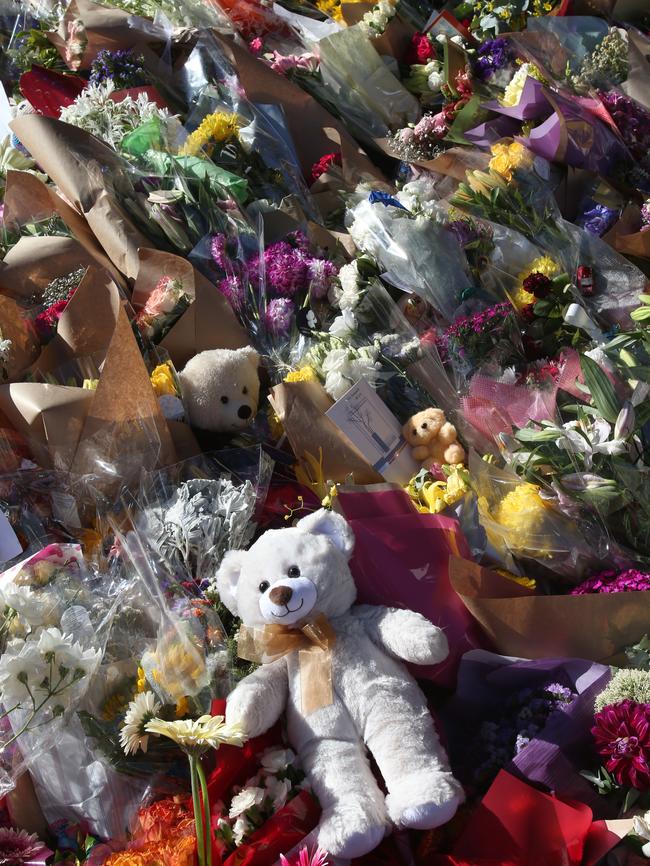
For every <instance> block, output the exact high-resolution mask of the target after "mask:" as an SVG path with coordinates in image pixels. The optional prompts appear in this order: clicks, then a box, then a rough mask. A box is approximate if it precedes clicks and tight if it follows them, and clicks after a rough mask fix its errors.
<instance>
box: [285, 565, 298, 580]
mask: <svg viewBox="0 0 650 866" xmlns="http://www.w3.org/2000/svg"><path fill="white" fill-rule="evenodd" d="M287 577H300V569H299V568H298V566H297V565H291V566H289V568H288V569H287Z"/></svg>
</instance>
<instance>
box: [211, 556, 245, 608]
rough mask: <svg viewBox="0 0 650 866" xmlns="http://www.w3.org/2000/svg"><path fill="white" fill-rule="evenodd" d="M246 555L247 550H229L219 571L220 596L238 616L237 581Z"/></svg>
mask: <svg viewBox="0 0 650 866" xmlns="http://www.w3.org/2000/svg"><path fill="white" fill-rule="evenodd" d="M245 555H246V551H245V550H229V551H228V552H227V553H226V555H225V556H224V558H223V559H222V560H221V565H220V566H219V570H218V571H217V592H218V593H219V598H220V599H221V601H222V602H223V603H224V604H225V605H226V607H227V608H228V610H229V611H230V613H232V614H233V615H234V616H237V583H238V581H239V575H240V574H241V569H242V565H243V564H244V556H245Z"/></svg>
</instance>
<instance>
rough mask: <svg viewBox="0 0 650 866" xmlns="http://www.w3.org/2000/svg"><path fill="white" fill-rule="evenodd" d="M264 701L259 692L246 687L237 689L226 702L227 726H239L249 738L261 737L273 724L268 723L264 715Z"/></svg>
mask: <svg viewBox="0 0 650 866" xmlns="http://www.w3.org/2000/svg"><path fill="white" fill-rule="evenodd" d="M263 708H264V701H263V700H262V699H261V698H260V695H259V694H257V692H254V691H253V690H252V689H249V688H246V687H245V686H244V687H240V688H236V689H235V690H234V692H231V693H230V694H229V695H228V700H227V701H226V724H228V725H232V724H238V725H241V727H242V728H243V729H244V731H245V732H246V734H247V735H248V737H249V738H251V737H259V735H260V734H263V733H264V732H265V731H267V730H268V729H269V728H270V726H271V724H272V723H271V724H267V723H266V719H265V718H264V713H263Z"/></svg>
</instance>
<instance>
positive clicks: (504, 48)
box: [474, 39, 512, 81]
mask: <svg viewBox="0 0 650 866" xmlns="http://www.w3.org/2000/svg"><path fill="white" fill-rule="evenodd" d="M511 59H512V54H511V52H510V48H509V46H508V40H507V39H487V40H486V41H485V42H484V43H483V44H482V45H480V46H479V48H478V51H477V52H476V59H475V60H474V73H475V74H476V77H477V78H480V79H481V81H487V80H488V78H490V77H491V76H492V75H494V73H495V72H498V71H499V70H500V69H503V68H504V67H506V66H507V65H508V63H510V61H511Z"/></svg>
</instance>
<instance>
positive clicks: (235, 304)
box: [217, 275, 244, 310]
mask: <svg viewBox="0 0 650 866" xmlns="http://www.w3.org/2000/svg"><path fill="white" fill-rule="evenodd" d="M217 288H218V289H219V291H220V292H221V294H222V295H223V296H224V297H225V298H226V300H227V301H228V303H229V304H230V306H231V307H232V308H233V309H234V310H240V309H241V307H242V305H243V303H244V286H243V284H242V281H241V280H240V279H239V277H236V276H234V275H231V276H229V277H224V279H223V280H221V282H220V283H219V284H218V285H217Z"/></svg>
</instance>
